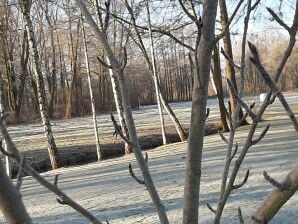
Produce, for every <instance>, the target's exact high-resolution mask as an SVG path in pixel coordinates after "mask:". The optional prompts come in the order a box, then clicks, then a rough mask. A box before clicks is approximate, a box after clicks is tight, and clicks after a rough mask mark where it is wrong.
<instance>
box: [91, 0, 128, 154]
mask: <svg viewBox="0 0 298 224" xmlns="http://www.w3.org/2000/svg"><path fill="white" fill-rule="evenodd" d="M94 5H95V10H96V18H97V23H98V24H99V26H100V28H101V30H102V32H103V33H104V34H105V35H106V36H107V30H108V26H109V20H110V15H109V13H110V1H107V2H106V17H105V18H103V15H102V13H101V11H100V6H99V1H98V0H94ZM114 44H115V43H114ZM97 59H98V60H99V61H100V62H101V63H102V64H103V65H105V66H106V67H107V68H108V70H109V75H110V79H111V84H112V91H113V96H114V101H115V107H116V111H117V115H118V119H119V123H120V127H121V131H122V133H123V134H124V136H125V137H126V138H128V139H129V133H128V128H127V124H126V120H125V117H124V114H123V105H122V100H121V92H120V87H119V80H118V77H117V75H116V74H115V72H114V70H113V68H112V67H110V66H109V65H110V64H111V62H110V59H109V57H108V56H105V59H106V62H107V63H104V62H103V61H101V60H100V58H99V57H98V58H97ZM124 60H126V59H124ZM124 144H125V146H124V148H125V153H126V154H129V153H131V152H132V149H131V147H130V146H129V144H127V142H125V143H124Z"/></svg>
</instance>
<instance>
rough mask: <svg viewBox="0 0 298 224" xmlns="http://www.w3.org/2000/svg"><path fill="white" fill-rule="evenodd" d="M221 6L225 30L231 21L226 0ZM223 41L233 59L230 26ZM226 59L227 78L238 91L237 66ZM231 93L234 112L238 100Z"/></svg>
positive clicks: (240, 113)
mask: <svg viewBox="0 0 298 224" xmlns="http://www.w3.org/2000/svg"><path fill="white" fill-rule="evenodd" d="M219 8H220V23H221V27H222V30H224V29H225V28H226V26H227V25H228V22H229V16H228V12H227V6H226V0H219ZM223 43H224V50H225V53H226V54H227V55H228V57H229V58H230V59H231V60H233V49H232V42H231V35H230V29H229V28H227V29H226V31H225V33H224V36H223ZM225 61H226V77H227V79H229V80H230V81H231V83H232V84H233V86H234V88H235V90H236V92H238V88H237V81H236V76H235V68H234V66H233V65H232V64H231V62H230V61H229V60H227V59H226V60H225ZM229 95H230V102H231V109H232V112H233V113H234V112H235V111H236V106H237V100H236V98H235V97H234V96H233V94H232V93H231V91H229ZM242 117H243V113H242V110H241V109H240V110H239V119H241V118H242Z"/></svg>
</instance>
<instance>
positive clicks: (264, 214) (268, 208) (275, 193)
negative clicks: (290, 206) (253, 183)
mask: <svg viewBox="0 0 298 224" xmlns="http://www.w3.org/2000/svg"><path fill="white" fill-rule="evenodd" d="M264 176H265V178H266V180H268V181H269V182H270V183H271V184H272V185H273V186H275V188H274V189H273V190H272V191H271V193H270V194H269V195H268V196H267V198H265V199H264V201H263V202H262V204H261V205H260V207H259V208H258V209H257V211H256V212H255V214H253V216H252V220H251V222H250V223H251V224H256V223H268V222H269V221H270V220H271V219H272V218H273V217H274V215H275V214H276V213H277V212H278V211H279V209H280V208H281V207H282V206H283V205H284V204H285V203H286V202H287V201H288V200H289V199H290V198H291V197H292V196H293V195H294V194H295V193H296V192H297V190H298V166H296V167H295V168H294V169H292V170H291V171H290V173H289V174H288V175H287V176H286V178H285V180H284V181H283V182H281V183H279V182H277V181H276V180H274V179H273V178H271V177H270V176H269V175H268V174H267V173H266V172H264Z"/></svg>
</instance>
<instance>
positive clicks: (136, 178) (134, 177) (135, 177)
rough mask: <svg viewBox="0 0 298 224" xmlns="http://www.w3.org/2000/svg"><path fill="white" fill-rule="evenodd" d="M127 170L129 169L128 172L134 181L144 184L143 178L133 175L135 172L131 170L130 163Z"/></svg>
mask: <svg viewBox="0 0 298 224" xmlns="http://www.w3.org/2000/svg"><path fill="white" fill-rule="evenodd" d="M128 170H129V173H130V175H131V177H132V178H133V179H135V181H136V182H138V183H139V184H145V181H144V180H141V179H139V178H138V177H137V176H136V175H135V173H134V172H133V169H132V167H131V164H129V165H128Z"/></svg>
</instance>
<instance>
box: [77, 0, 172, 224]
mask: <svg viewBox="0 0 298 224" xmlns="http://www.w3.org/2000/svg"><path fill="white" fill-rule="evenodd" d="M76 3H77V4H78V5H79V7H80V8H81V11H82V13H83V14H84V16H85V18H86V21H87V22H88V23H89V25H90V26H91V28H92V29H93V32H94V34H95V37H96V38H97V39H98V41H100V43H101V45H102V47H103V49H104V51H105V54H106V56H107V57H108V58H109V61H110V63H111V66H112V67H113V71H114V72H115V74H116V75H117V77H118V80H119V85H120V90H121V96H122V105H123V111H124V114H125V119H126V122H127V127H128V132H129V139H130V141H131V144H132V150H133V152H134V154H135V157H136V160H137V163H138V165H139V167H140V170H141V172H142V174H143V177H144V180H145V184H146V187H147V190H148V192H149V194H150V196H151V199H152V201H153V204H154V206H155V208H156V210H157V213H158V216H159V220H160V223H162V224H167V223H169V221H168V217H167V215H166V210H165V208H164V206H163V204H162V202H161V200H160V197H159V195H158V192H157V190H156V188H155V185H154V183H153V180H152V177H151V175H150V172H149V168H148V165H147V163H146V161H145V159H144V157H143V154H142V151H141V147H140V144H139V141H138V137H137V131H136V127H135V124H134V119H133V116H132V110H131V104H130V100H129V91H128V86H127V83H126V80H125V77H124V72H123V69H122V67H121V65H120V63H119V61H118V60H117V58H116V57H115V55H114V53H113V51H112V49H111V47H110V45H109V43H108V40H107V38H106V35H105V33H104V32H102V31H101V30H100V29H99V28H98V26H97V24H96V23H95V21H94V20H93V18H92V16H91V14H90V12H89V11H88V9H87V8H86V5H85V3H84V1H83V0H76Z"/></svg>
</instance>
